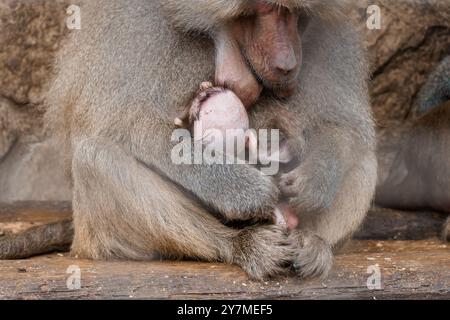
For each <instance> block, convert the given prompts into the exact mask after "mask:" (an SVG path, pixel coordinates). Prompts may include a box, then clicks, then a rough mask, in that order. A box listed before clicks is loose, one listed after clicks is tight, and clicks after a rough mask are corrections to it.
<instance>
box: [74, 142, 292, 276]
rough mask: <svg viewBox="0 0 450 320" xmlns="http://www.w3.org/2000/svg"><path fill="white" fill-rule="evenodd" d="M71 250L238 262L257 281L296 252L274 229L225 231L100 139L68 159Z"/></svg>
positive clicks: (169, 184)
mask: <svg viewBox="0 0 450 320" xmlns="http://www.w3.org/2000/svg"><path fill="white" fill-rule="evenodd" d="M72 168H73V178H74V199H73V209H74V225H75V236H74V242H73V246H72V250H73V253H74V254H76V255H78V256H81V257H88V258H95V259H108V258H127V259H149V258H151V257H152V254H153V253H156V252H157V253H160V254H162V255H166V256H172V257H175V258H182V257H189V258H195V259H201V260H205V261H224V262H227V263H236V264H238V265H240V266H241V267H242V268H243V269H244V270H246V271H247V272H248V273H249V274H250V275H251V276H253V277H255V278H262V277H265V276H268V275H272V274H275V273H278V272H280V271H282V270H283V267H286V266H288V264H289V262H290V261H291V258H292V252H293V250H294V248H293V247H292V245H291V242H290V241H289V240H288V235H287V234H286V232H285V231H284V230H283V229H282V228H280V227H278V226H274V225H271V226H260V227H253V228H248V229H244V230H235V229H232V228H229V227H226V226H224V225H223V224H222V223H220V222H219V221H218V220H217V219H215V218H214V217H213V216H212V215H211V214H210V213H208V212H207V211H206V210H205V209H204V208H202V207H201V206H200V205H199V203H198V202H197V201H196V200H194V199H192V198H190V197H188V196H186V194H185V193H184V192H182V191H181V190H180V189H178V187H176V186H175V185H174V184H173V183H172V182H170V181H167V180H165V179H163V178H162V177H161V176H160V175H159V174H158V173H156V172H154V171H153V170H151V169H150V168H148V167H147V166H145V165H143V164H142V163H140V162H138V161H136V160H135V159H134V158H133V157H132V156H130V155H128V154H126V153H125V152H124V151H123V149H122V148H120V147H119V146H118V145H115V144H113V143H111V142H108V141H105V140H103V139H97V138H92V139H88V140H84V141H82V142H79V143H78V145H77V147H76V149H75V152H74V157H73V166H72Z"/></svg>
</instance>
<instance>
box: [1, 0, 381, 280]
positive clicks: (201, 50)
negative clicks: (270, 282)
mask: <svg viewBox="0 0 450 320" xmlns="http://www.w3.org/2000/svg"><path fill="white" fill-rule="evenodd" d="M81 9H82V11H81V12H82V21H83V23H82V30H80V31H74V32H72V34H71V36H70V39H69V41H68V42H67V44H66V45H65V47H64V50H63V51H62V52H61V54H60V56H59V59H58V63H57V74H56V77H55V80H54V82H53V85H52V87H51V89H50V91H49V93H48V99H47V102H48V105H49V111H48V113H47V119H48V120H49V121H50V122H51V123H53V124H54V125H55V132H57V133H58V134H60V143H61V147H63V146H64V147H66V148H67V150H66V154H67V160H68V167H69V168H71V172H70V173H71V176H72V179H73V210H74V218H73V221H74V229H75V234H74V239H73V245H72V251H73V253H74V254H77V255H78V256H80V257H87V258H94V259H110V258H125V259H149V258H151V257H152V255H153V253H155V252H158V253H160V254H162V255H164V256H170V257H176V258H183V257H189V258H196V259H201V260H206V261H224V262H228V263H235V264H237V265H239V266H241V267H242V268H243V269H245V270H246V271H247V272H248V273H249V274H250V275H251V276H252V277H255V278H263V277H266V276H270V275H274V274H276V273H279V272H285V271H287V270H295V271H297V273H298V274H299V275H301V276H314V275H320V274H323V273H326V272H327V271H328V270H329V268H330V266H331V260H332V259H331V251H330V249H331V248H332V247H335V246H337V245H338V244H340V243H341V242H342V241H343V240H345V239H347V238H348V237H350V236H351V234H352V233H353V232H354V231H355V230H356V229H357V228H358V226H359V225H360V223H361V222H362V220H363V218H364V216H365V214H366V212H367V210H368V208H369V206H370V203H371V201H372V197H373V194H374V190H375V183H376V171H377V165H376V159H375V154H374V149H375V148H374V145H375V143H374V129H373V123H372V118H371V114H370V108H369V103H368V97H367V87H366V79H367V67H366V66H367V63H366V61H365V58H364V52H363V50H362V48H361V46H360V41H359V37H358V34H357V33H356V32H355V31H354V29H353V28H352V26H351V24H350V22H348V21H347V20H348V19H347V18H346V16H345V12H346V10H347V5H346V2H345V1H332V2H330V1H325V0H324V1H305V0H271V1H264V0H254V1H245V0H227V1H223V0H182V1H176V0H159V1H148V0H132V1H127V2H124V1H122V0H97V1H89V2H86V3H85V4H84V5H83V6H82V8H81ZM302 61H303V63H301V62H302ZM208 80H209V81H214V82H216V84H218V85H225V86H226V87H228V88H230V89H232V90H233V91H234V92H235V93H236V94H237V95H238V96H239V98H240V99H241V100H242V101H243V102H244V104H245V105H246V106H252V107H251V108H249V117H250V123H251V127H252V128H255V129H260V128H275V129H280V131H281V133H282V138H283V143H284V145H287V146H288V148H289V150H290V152H292V153H294V155H295V158H296V162H295V165H294V168H293V169H292V170H291V171H289V172H287V173H285V174H283V175H282V176H281V177H280V180H279V185H278V184H277V183H276V180H275V179H273V178H271V177H268V176H264V175H263V174H262V173H261V172H260V171H259V170H257V169H256V168H255V167H253V166H250V165H201V164H199V165H175V164H174V163H172V161H171V158H170V154H171V149H172V147H173V143H172V142H171V135H172V132H173V130H174V129H175V126H174V124H173V120H174V118H175V116H176V115H177V113H178V112H179V111H180V109H182V108H183V107H184V106H186V104H187V103H189V101H190V99H191V98H192V94H193V93H194V92H196V90H197V88H198V86H199V84H200V83H201V82H203V81H208ZM291 165H293V164H291ZM280 195H282V196H284V197H286V198H288V199H289V205H290V206H291V207H292V208H294V210H296V212H297V213H298V215H299V221H300V228H299V229H297V230H294V231H289V232H288V231H286V230H284V229H283V228H282V227H280V226H276V225H271V224H268V223H259V224H255V225H252V226H247V227H244V228H241V229H237V228H232V227H229V226H226V225H225V224H224V223H222V222H223V221H221V220H220V219H218V217H222V218H223V219H224V220H225V221H228V220H233V219H235V218H242V217H244V218H246V219H257V220H260V221H264V220H266V219H267V218H268V217H271V216H272V213H273V210H274V209H275V208H276V206H277V205H278V202H279V199H280ZM39 230H41V231H42V230H43V228H40V229H39V228H38V229H35V230H34V232H35V233H36V232H37V233H39V232H40V231H39ZM30 238H33V237H32V236H30ZM22 239H23V237H22ZM19 241H20V239H19V238H18V237H13V238H9V240H8V241H2V242H0V249H1V250H2V251H0V252H2V254H1V256H2V257H14V256H17V254H16V255H14V254H13V253H17V252H18V250H16V249H17V244H18V243H19ZM29 242H30V243H31V242H32V241H29ZM35 245H36V246H37V247H36V249H37V250H35V251H45V250H43V248H40V247H39V244H36V243H35Z"/></svg>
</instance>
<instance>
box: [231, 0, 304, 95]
mask: <svg viewBox="0 0 450 320" xmlns="http://www.w3.org/2000/svg"><path fill="white" fill-rule="evenodd" d="M298 24H299V16H298V14H296V13H293V12H290V11H289V10H288V9H287V8H285V7H281V6H276V5H273V4H269V3H266V2H265V1H263V0H257V1H255V2H254V5H253V12H252V13H251V14H250V15H248V16H245V17H242V18H239V19H237V20H236V21H235V22H232V26H231V28H232V34H233V35H234V36H235V37H236V40H237V42H238V44H239V46H240V50H241V53H242V55H243V56H244V59H245V60H246V62H247V64H248V67H249V69H250V70H251V72H252V73H253V75H254V76H255V77H256V78H257V80H258V81H259V82H260V83H261V84H262V85H263V86H264V87H265V88H268V89H271V90H273V92H274V93H275V95H277V96H279V97H288V96H290V95H291V94H292V93H293V91H294V89H295V87H296V84H297V81H298V77H299V73H300V67H301V61H302V50H301V40H300V34H299V27H298Z"/></svg>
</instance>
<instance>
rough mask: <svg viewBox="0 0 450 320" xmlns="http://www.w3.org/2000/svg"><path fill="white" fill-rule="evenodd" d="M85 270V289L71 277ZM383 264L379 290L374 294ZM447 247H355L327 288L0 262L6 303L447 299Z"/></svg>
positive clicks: (217, 274) (58, 261) (149, 268)
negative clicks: (373, 276)
mask: <svg viewBox="0 0 450 320" xmlns="http://www.w3.org/2000/svg"><path fill="white" fill-rule="evenodd" d="M71 265H76V266H78V267H79V268H80V270H81V289H79V290H69V289H68V288H67V285H66V281H67V279H68V277H69V276H70V274H68V273H66V271H67V269H68V267H69V266H71ZM374 265H378V266H379V268H380V272H381V276H382V281H381V284H382V290H369V289H368V288H367V279H368V277H369V276H370V273H367V268H368V267H369V266H374ZM449 266H450V246H449V245H446V244H444V243H441V242H439V241H431V240H430V241H382V242H378V241H355V242H353V243H351V244H350V246H349V248H348V249H347V251H346V253H344V254H340V255H338V256H337V257H336V261H335V266H334V268H333V270H332V272H331V274H330V275H329V277H328V278H327V279H325V280H323V281H320V280H312V281H301V280H299V279H295V278H292V277H290V278H287V277H280V278H277V279H272V280H270V281H267V282H254V281H250V280H249V279H248V278H247V276H246V275H245V274H244V272H243V271H241V270H240V269H239V268H238V267H235V266H228V265H224V264H209V263H198V262H173V261H164V262H162V261H158V262H129V261H127V262H102V261H88V260H79V259H76V258H71V257H68V256H67V255H61V254H59V255H56V254H55V255H49V256H41V257H36V258H33V259H28V260H17V261H0V298H1V299H130V298H134V299H144V298H145V299H222V298H224V299H389V298H405V299H450V272H449Z"/></svg>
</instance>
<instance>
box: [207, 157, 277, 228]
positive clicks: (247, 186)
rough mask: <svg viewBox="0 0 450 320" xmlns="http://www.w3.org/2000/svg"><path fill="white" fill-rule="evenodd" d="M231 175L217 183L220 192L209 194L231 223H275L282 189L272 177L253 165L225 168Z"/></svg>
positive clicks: (228, 174) (213, 202)
mask: <svg viewBox="0 0 450 320" xmlns="http://www.w3.org/2000/svg"><path fill="white" fill-rule="evenodd" d="M225 168H227V170H229V172H228V173H227V174H225V176H224V181H222V182H220V184H219V182H218V181H217V183H218V185H217V186H216V187H217V190H216V192H214V190H213V189H210V190H208V191H207V192H208V193H209V192H211V194H210V195H208V196H207V195H205V197H207V198H208V200H209V202H211V203H212V204H213V205H214V207H216V209H218V210H219V212H220V213H222V214H223V216H224V217H225V218H226V219H227V220H229V221H236V220H241V221H245V220H256V221H261V220H272V219H273V214H274V211H275V208H276V206H277V203H278V198H279V189H278V188H277V186H276V184H275V182H274V181H273V180H272V178H270V177H268V176H264V175H263V174H262V173H261V172H260V171H259V170H257V169H255V168H253V167H250V166H225Z"/></svg>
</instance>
